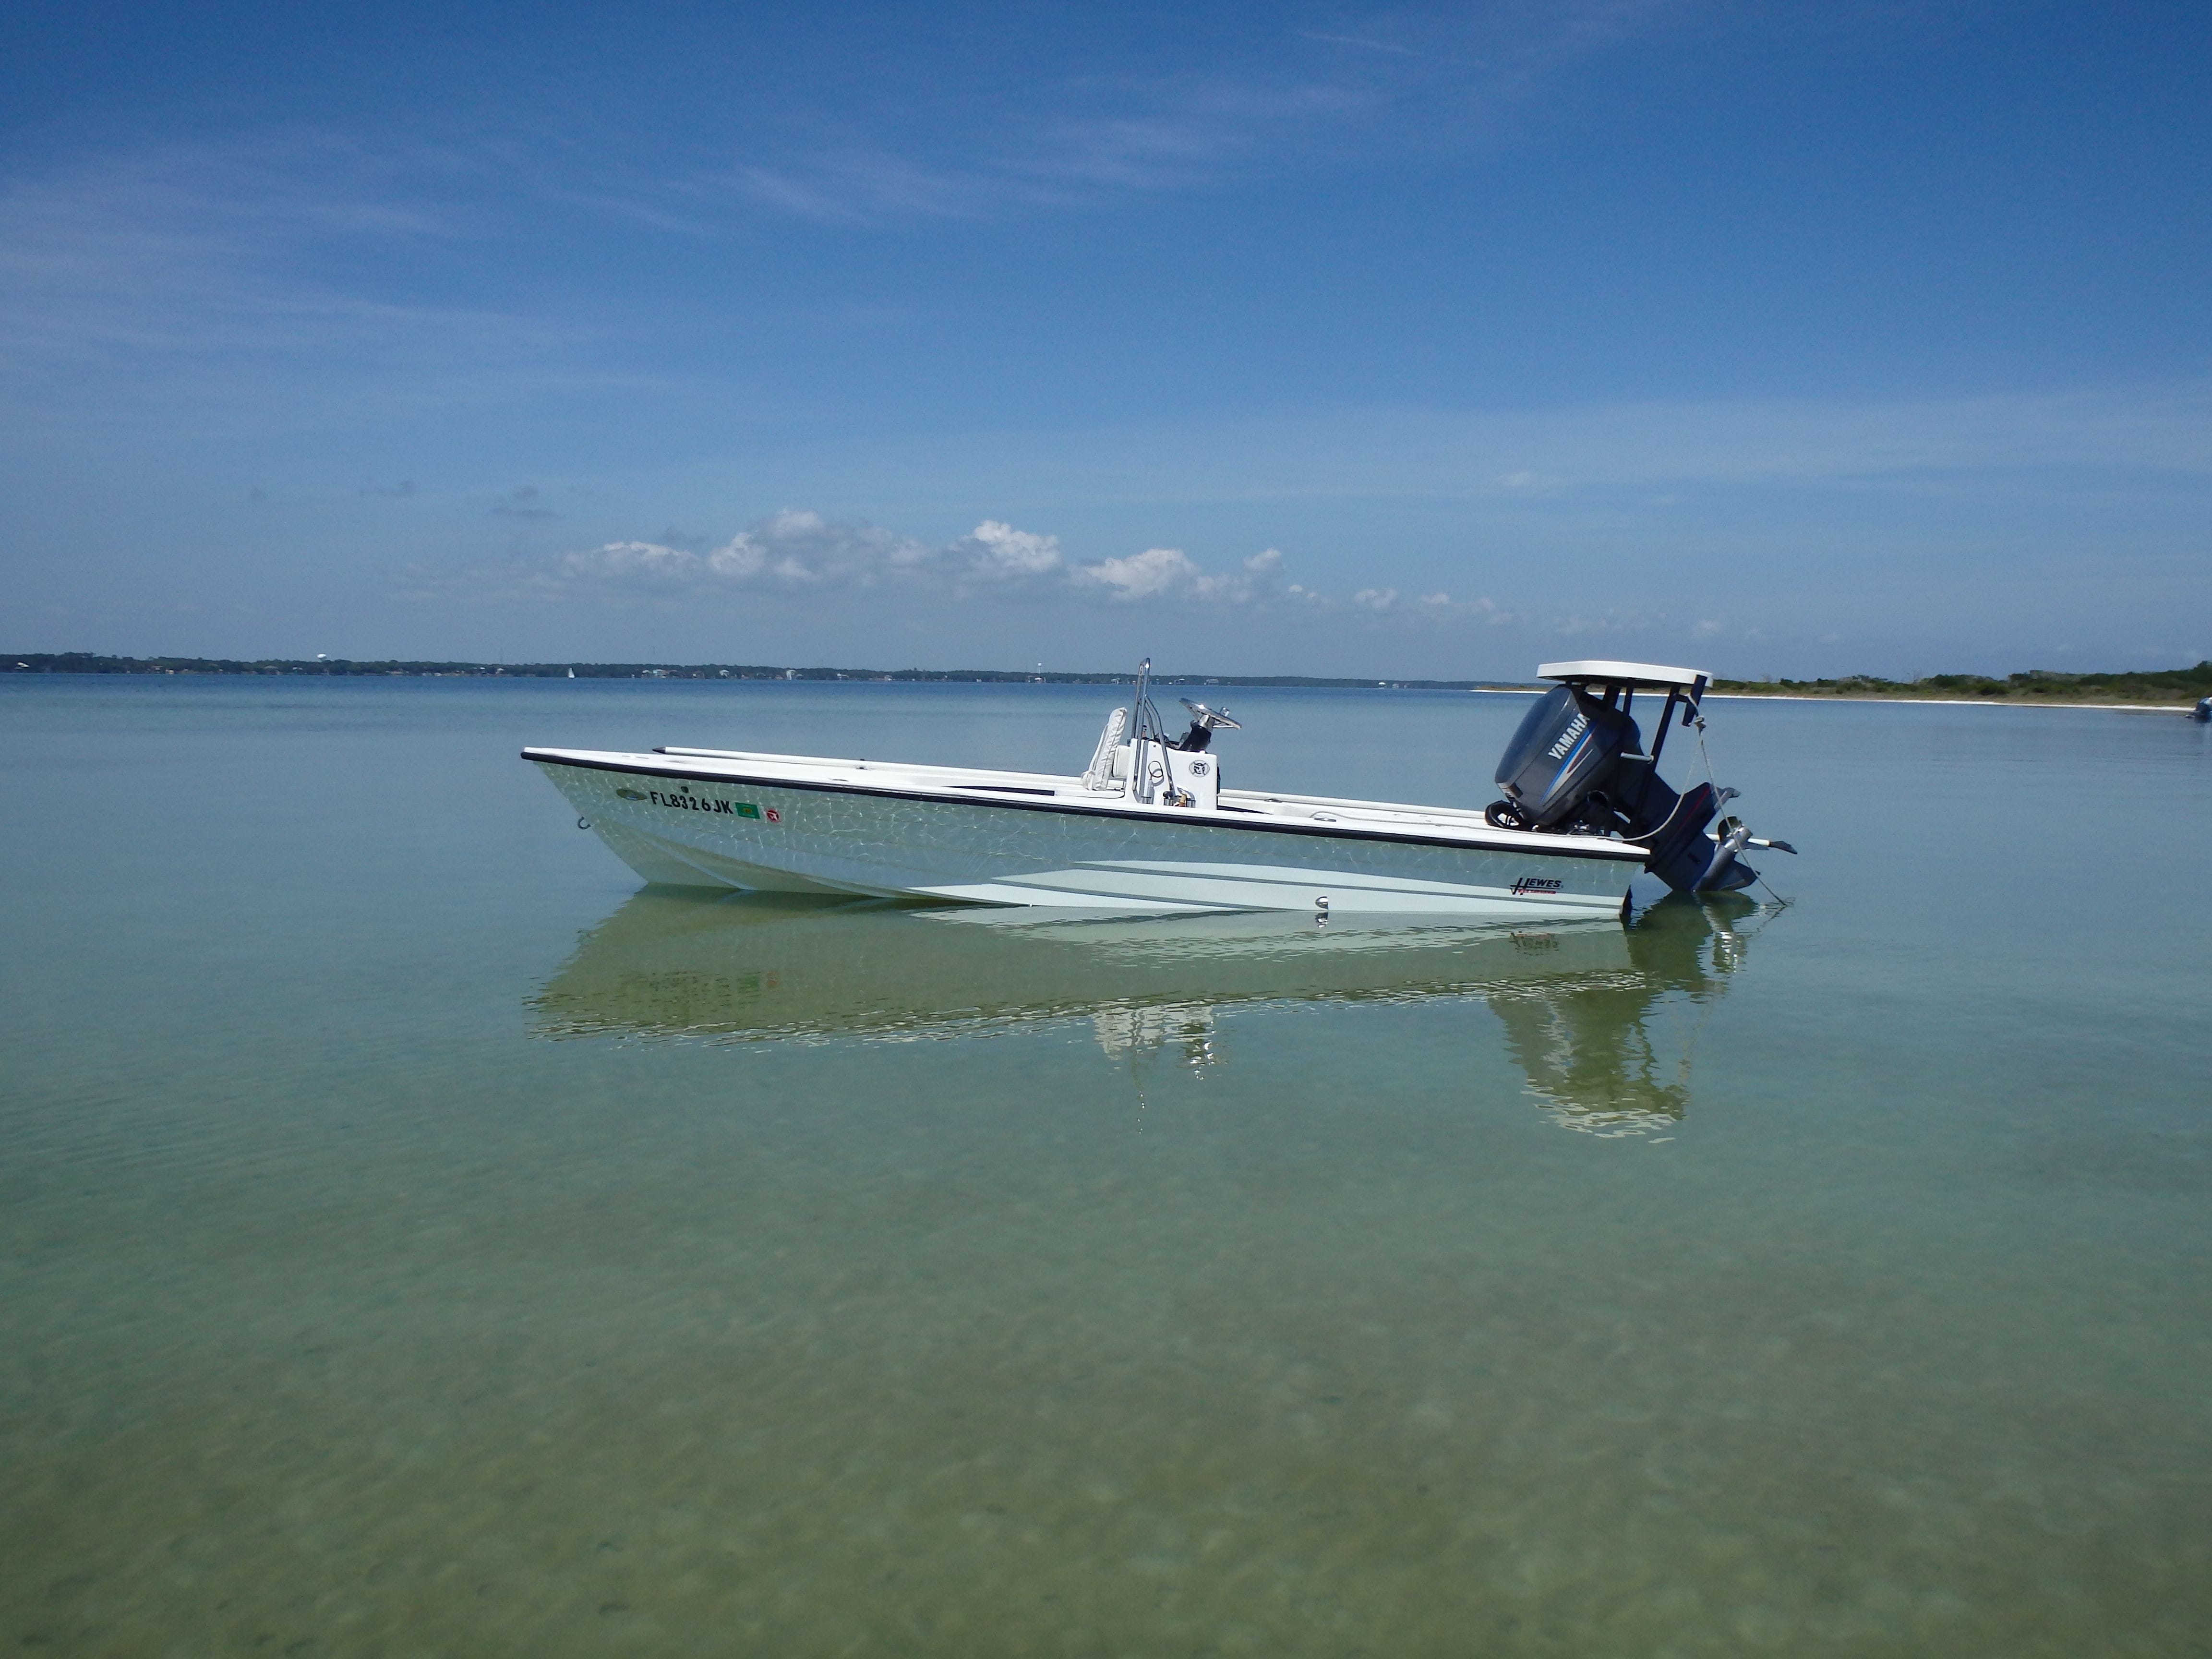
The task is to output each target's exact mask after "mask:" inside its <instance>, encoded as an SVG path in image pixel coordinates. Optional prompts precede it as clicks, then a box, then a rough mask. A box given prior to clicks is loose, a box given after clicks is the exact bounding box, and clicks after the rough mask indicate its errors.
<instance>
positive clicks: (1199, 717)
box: [1176, 697, 1244, 732]
mask: <svg viewBox="0 0 2212 1659" xmlns="http://www.w3.org/2000/svg"><path fill="white" fill-rule="evenodd" d="M1176 702H1180V703H1181V704H1182V706H1183V707H1184V708H1188V709H1189V710H1190V717H1191V719H1192V720H1194V721H1195V722H1196V723H1197V724H1198V725H1200V726H1204V727H1205V728H1206V730H1207V731H1209V732H1219V731H1223V730H1227V731H1231V732H1242V731H1243V729H1244V728H1243V726H1240V725H1239V724H1237V721H1235V720H1231V719H1230V718H1229V711H1228V710H1227V709H1225V708H1207V707H1206V705H1205V704H1204V703H1202V702H1192V701H1191V700H1190V699H1189V698H1188V697H1178V698H1176Z"/></svg>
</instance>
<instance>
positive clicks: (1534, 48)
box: [0, 0, 2212, 678]
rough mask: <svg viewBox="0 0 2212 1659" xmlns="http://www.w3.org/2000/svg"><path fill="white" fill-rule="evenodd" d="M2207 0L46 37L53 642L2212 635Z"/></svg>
mask: <svg viewBox="0 0 2212 1659" xmlns="http://www.w3.org/2000/svg"><path fill="white" fill-rule="evenodd" d="M2208 67H2212V9H2208V8H2206V7H2204V6H2203V5H2201V4H2197V5H2173V6H2156V5H2137V6H2130V5H2120V6H2109V5H2108V6H2101V7H2092V6H2087V5H2060V4H2036V3H2009V4H2002V5H1999V4H1959V5H1948V4H1943V3H1923V4H1916V5H1910V6H1906V5H1895V4H1886V3H1885V4H1872V3H1869V4H1857V3H1851V0H1838V3H1835V4H1829V5H1805V4H1795V5H1783V4H1753V3H1720V0H1711V3H1707V0H1599V3H1576V0H1561V3H1556V4H1548V5H1537V4H1505V5H1468V6H1460V7H1451V8H1428V9H1423V8H1397V9H1371V8H1361V7H1358V6H1339V5H1323V4H1296V3H1293V4H1285V5H1277V6H1273V7H1260V6H1253V5H1238V4H1211V5H1209V4H1190V3H1183V4H1178V5H1176V6H1173V7H1169V6H1157V7H1153V6H1146V5H1142V4H1119V5H1115V6H1111V7H1105V6H1100V7H1091V8H1083V7H1012V6H985V5H967V6H957V7H956V6H949V5H946V6H938V7H915V6H907V7H866V6H837V5H817V6H813V7H808V8H793V7H787V6H768V5H723V6H708V5H627V6H623V7H605V8H576V7H561V6H557V5H554V6H547V5H536V6H521V5H511V6H499V5H487V4H472V3H468V0H458V3H448V4H443V5H437V6H427V5H422V6H410V5H407V4H382V5H379V6H376V7H374V8H370V7H356V6H349V5H346V4H342V3H341V4H318V5H316V6H314V7H301V6H298V5H286V6H281V7H280V6H274V5H271V6H252V5H230V6H226V5H221V4H209V5H199V6H195V7H191V8H189V9H187V8H167V9H165V8H161V7H158V6H148V5H145V4H143V3H141V4H136V5H110V4H104V3H100V0H92V3H84V0H77V3H70V4H66V5H62V4H47V3H43V0H16V3H15V5H13V6H11V7H9V9H7V12H6V14H5V17H4V20H0V94H4V95H0V143H4V146H5V149H4V158H5V159H4V181H0V337H4V340H5V349H4V351H0V420H4V422H5V428H6V430H7V432H8V433H9V441H8V442H7V443H6V444H5V445H4V446H0V633H4V635H5V636H6V637H5V638H4V640H0V643H5V644H8V645H9V646H12V647H15V648H18V649H22V648H30V649H60V648H77V649H95V650H112V651H123V652H136V653H146V652H155V651H163V652H192V653H211V654H216V653H219V654H260V653H276V654H283V655H306V654H312V653H314V652H317V651H326V652H329V653H332V654H334V655H346V656H354V657H374V656H386V655H430V656H457V657H470V658H486V659H489V658H494V657H505V658H507V659H562V658H574V659H640V658H643V659H653V660H696V659H708V660H716V661H770V662H785V661H804V662H810V663H812V662H829V663H838V664H855V665H858V664H872V665H908V664H919V665H933V666H949V665H962V664H978V665H1017V664H1019V663H1023V662H1035V661H1042V662H1045V663H1046V664H1048V665H1050V666H1054V667H1064V668H1094V667H1106V666H1117V665H1122V664H1124V663H1126V662H1127V661H1128V660H1129V659H1133V658H1134V657H1135V656H1137V655H1139V654H1141V653H1146V652H1149V653H1152V654H1153V655H1154V656H1156V657H1158V659H1160V660H1161V662H1162V663H1163V665H1172V666H1176V667H1185V666H1187V667H1192V668H1206V669H1214V670H1218V671H1227V672H1311V673H1355V674H1356V673H1375V674H1378V675H1398V674H1404V675H1414V674H1423V675H1435V676H1454V677H1455V676H1462V675H1468V676H1474V675H1481V676H1500V677H1510V678H1524V677H1525V676H1526V675H1527V674H1528V672H1529V671H1531V670H1532V669H1533V667H1534V663H1535V661H1536V660H1537V659H1539V658H1542V657H1550V656H1557V655H1563V654H1572V655H1591V654H1604V655H1614V656H1630V657H1639V658H1645V659H1662V660H1675V661H1687V662H1690V663H1692V664H1693V665H1699V666H1707V667H1711V668H1714V669H1716V670H1717V671H1720V672H1723V673H1734V674H1765V673H1771V672H1778V673H1790V674H1800V675H1804V674H1817V673H1823V672H1836V671H1854V670H1869V671H1877V672H1889V673H1898V672H1912V671H1935V670H1938V669H1942V668H1980V669H1990V670H2008V669H2014V668H2020V667H2025V666H2029V665H2037V666H2051V667H2078V666H2088V665H2102V666H2144V665H2166V664H2172V663H2178V662H2184V661H2195V660H2196V659H2198V658H2200V657H2203V656H2208V655H2212V598H2208V592H2212V586H2209V585H2208V578H2209V577H2212V304H2208V300H2212V295H2209V294H2208V287H2209V286H2212V276H2208V273H2212V228H2209V227H2212V220H2208V208H2212V201H2208V196H2212V183H2209V182H2208V180H2212V168H2208V166H2207V163H2206V160H2205V158H2206V157H2207V156H2208V155H2212V98H2208V96H2207V95H2206V87H2207V71H2208Z"/></svg>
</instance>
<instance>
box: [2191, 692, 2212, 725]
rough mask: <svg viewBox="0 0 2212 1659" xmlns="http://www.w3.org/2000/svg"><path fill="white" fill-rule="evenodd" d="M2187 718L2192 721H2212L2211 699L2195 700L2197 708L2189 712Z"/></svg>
mask: <svg viewBox="0 0 2212 1659" xmlns="http://www.w3.org/2000/svg"><path fill="white" fill-rule="evenodd" d="M2189 718H2190V719H2191V720H2212V697H2199V698H2197V707H2196V708H2192V709H2191V710H2190V711H2189Z"/></svg>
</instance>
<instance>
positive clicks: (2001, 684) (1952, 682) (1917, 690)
mask: <svg viewBox="0 0 2212 1659" xmlns="http://www.w3.org/2000/svg"><path fill="white" fill-rule="evenodd" d="M1713 690H1716V691H1747V692H1755V693H1763V694H1765V695H1766V696H1799V697H1819V696H1828V697H1937V698H1944V699H1948V700H1954V701H1965V700H1971V699H1972V698H1976V697H2008V698H2012V699H2015V700H2016V701H2019V702H2188V701H2190V700H2191V699H2193V698H2197V697H2201V696H2206V695H2207V694H2208V693H2212V661H2205V662H2200V663H2198V664H2197V666H2196V667H2194V668H2153V669H2146V670H2142V671H2136V670H2129V671H2124V672H2116V673H2109V674H2061V673H2058V672H2057V671H2055V670H2052V669H2048V668H2031V669H2030V670H2028V671H2027V672H2026V673H2025V674H2008V675H2006V676H2005V677H2004V678H2002V679H1998V678H1995V677H1994V676H1992V675H1988V674H1927V675H1923V676H1922V677H1921V678H1918V679H1917V680H1885V679H1878V678H1875V676H1873V675H1871V674H1851V675H1848V676H1846V677H1845V678H1842V679H1832V680H1790V679H1778V680H1715V681H1714V682H1713Z"/></svg>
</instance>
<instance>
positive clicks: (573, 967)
mask: <svg viewBox="0 0 2212 1659" xmlns="http://www.w3.org/2000/svg"><path fill="white" fill-rule="evenodd" d="M1767 908H1769V907H1761V906H1759V905H1756V904H1753V902H1751V901H1749V900H1748V899H1746V898H1743V897H1741V896H1736V895H1718V896H1704V897H1702V898H1692V897H1689V896H1681V895H1677V896H1670V897H1668V898H1667V899H1665V900H1663V901H1662V902H1659V903H1657V904H1656V905H1653V906H1651V907H1650V908H1648V909H1645V910H1644V911H1642V912H1641V913H1639V914H1638V915H1637V916H1636V917H1635V918H1634V920H1633V921H1631V922H1629V923H1628V924H1627V925H1626V926H1623V925H1622V924H1621V923H1620V922H1619V921H1598V922H1566V923H1561V924H1555V925H1552V926H1548V927H1533V928H1532V927H1526V926H1523V927H1516V928H1512V929H1510V930H1508V929H1503V928H1498V927H1487V928H1485V927H1471V926H1469V925H1468V924H1467V923H1466V922H1465V921H1457V920H1454V921H1446V920H1443V919H1437V920H1432V921H1424V920H1422V919H1419V918H1408V917H1397V918H1392V919H1390V921H1389V925H1387V926H1377V925H1364V923H1365V921H1367V920H1370V919H1363V923H1362V924H1355V925H1352V926H1346V925H1343V924H1342V923H1340V922H1336V921H1328V922H1317V921H1308V920H1307V919H1305V918H1304V917H1300V916H1291V915H1285V914H1283V913H1281V912H1257V913H1242V914H1235V913H1232V914H1213V915H1189V916H1165V917H1102V916H1099V915H1097V913H1095V912H1092V913H1069V912H1053V911H1048V910H1041V909H1036V908H980V907H979V908H951V909H948V908H931V909H916V908H905V907H901V906H898V905H896V904H891V903H886V902H880V901H872V900H866V901H835V900H817V899H809V898H804V897H799V896H789V895H778V894H767V893H747V894H738V895H731V896H720V897H709V896H705V895H703V894H702V893H699V892H697V891H696V890H689V889H678V888H665V887H664V888H647V889H645V890H643V891H641V892H640V893H639V894H637V896H635V897H634V898H632V899H630V900H629V902H626V903H625V904H623V907H622V908H620V909H619V910H617V911H616V912H615V913H614V915H611V916H610V917H609V918H608V919H607V920H606V921H605V922H604V923H602V924H601V925H600V926H599V927H598V928H596V929H594V930H593V931H592V933H589V934H587V935H586V937H585V939H584V941H583V943H582V945H581V946H580V948H579V949H578V951H577V952H576V954H575V956H574V957H573V958H572V959H571V960H570V961H569V962H568V963H567V964H566V965H565V966H563V967H562V969H561V970H560V972H559V973H557V974H556V975H555V976H554V977H553V979H552V980H551V981H550V982H549V983H548V984H547V985H546V986H545V987H544V990H543V991H542V992H540V993H539V994H538V996H537V997H536V998H535V999H534V1003H533V1006H534V1007H535V1010H536V1012H537V1014H538V1030H539V1031H540V1033H541V1034H542V1035H544V1036H550V1037H583V1036H621V1037H632V1038H690V1039H706V1040H709V1041H723V1042H748V1041H763V1040H782V1041H793V1040H797V1041H807V1040H823V1039H829V1038H842V1037H894V1038H905V1039H913V1038H917V1037H951V1036H974V1035H977V1034H980V1033H982V1032H986V1031H988V1030H994V1029H1005V1028H1008V1027H1012V1026H1018V1025H1025V1024H1034V1023H1036V1022H1039V1021H1049V1020H1075V1019H1081V1020H1087V1021H1088V1022H1089V1023H1090V1024H1091V1029H1092V1030H1093V1031H1094V1032H1095V1034H1096V1036H1097V1041H1098V1043H1099V1046H1100V1047H1101V1048H1102V1049H1103V1050H1104V1052H1105V1053H1106V1054H1107V1055H1109V1057H1111V1058H1113V1059H1114V1060H1117V1061H1126V1062H1127V1063H1129V1064H1130V1065H1131V1066H1133V1067H1136V1068H1139V1080H1140V1082H1141V1073H1142V1070H1143V1069H1144V1068H1146V1067H1148V1066H1151V1065H1153V1064H1156V1063H1158V1062H1159V1061H1161V1060H1172V1061H1173V1062H1175V1063H1181V1064H1187V1065H1189V1066H1195V1067H1204V1066H1212V1065H1216V1064H1218V1063H1220V1059H1221V1055H1220V1051H1219V1049H1218V1047H1217V1045H1216V1042H1215V1027H1216V1022H1217V1020H1218V1017H1219V1016H1220V1015H1221V1013H1222V1012H1224V1011H1225V1010H1229V1009H1233V1008H1237V1007H1251V1006H1265V1005H1270V1004H1273V1005H1287V1004H1295V1003H1316V1002H1319V1003H1357V1002H1385V1003H1388V1002H1399V1003H1403V1002H1412V1001H1426V1000H1442V999H1457V1000H1469V1001H1480V1002H1483V1003H1486V1004H1487V1005H1488V1006H1489V1007H1490V1009H1491V1011H1492V1012H1493V1013H1495V1014H1496V1015H1497V1016H1498V1019H1499V1020H1500V1021H1501V1022H1502V1023H1503V1024H1504V1031H1505V1041H1506V1046H1507V1048H1508V1049H1509V1051H1510V1053H1511V1054H1512V1056H1513V1058H1514V1060H1516V1062H1517V1063H1518V1064H1519V1066H1520V1067H1521V1069H1522V1071H1523V1072H1524V1073H1526V1074H1527V1077H1528V1087H1529V1091H1530V1092H1531V1093H1532V1094H1533V1095H1534V1097H1535V1099H1536V1100H1537V1102H1538V1103H1539V1104H1540V1105H1541V1107H1542V1108H1543V1109H1545V1110H1547V1112H1549V1113H1551V1114H1552V1115H1553V1116H1554V1118H1555V1120H1556V1121H1559V1123H1561V1124H1562V1125H1564V1126H1565V1127H1572V1128H1576V1129H1580V1130H1583V1131H1585V1132H1588V1133H1597V1134H1607V1135H1620V1134H1641V1133H1654V1132H1659V1131H1663V1129H1664V1128H1665V1127H1667V1126H1669V1125H1671V1124H1674V1123H1675V1122H1677V1121H1680V1118H1681V1116H1682V1115H1683V1113H1684V1111H1685V1110H1686V1109H1687V1107H1688V1104H1689V1091H1688V1073H1689V1063H1690V1050H1691V1048H1692V1045H1693V1043H1694V1041H1695V1037H1696V1032H1697V1028H1698V1026H1699V1024H1702V1021H1703V1018H1704V1014H1705V1010H1706V1008H1707V1007H1708V1006H1710V1005H1711V1002H1712V1000H1713V999H1714V998H1716V997H1717V995H1718V994H1719V993H1720V991H1721V989H1722V987H1723V985H1724V984H1725V982H1726V980H1727V977H1728V975H1729V974H1731V973H1733V972H1734V971H1735V969H1737V967H1738V966H1739V965H1740V964H1741V962H1742V959H1743V951H1744V947H1745V945H1746V942H1747V939H1748V938H1749V937H1750V935H1751V934H1752V933H1754V932H1755V931H1756V930H1757V927H1759V924H1760V922H1761V921H1762V920H1763V919H1764V916H1765V914H1766V911H1767Z"/></svg>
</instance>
